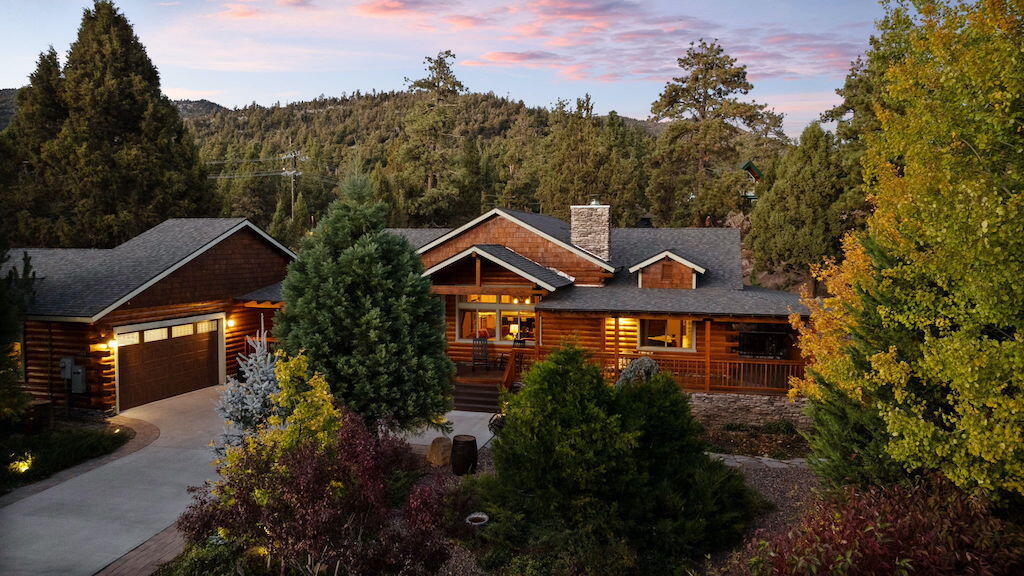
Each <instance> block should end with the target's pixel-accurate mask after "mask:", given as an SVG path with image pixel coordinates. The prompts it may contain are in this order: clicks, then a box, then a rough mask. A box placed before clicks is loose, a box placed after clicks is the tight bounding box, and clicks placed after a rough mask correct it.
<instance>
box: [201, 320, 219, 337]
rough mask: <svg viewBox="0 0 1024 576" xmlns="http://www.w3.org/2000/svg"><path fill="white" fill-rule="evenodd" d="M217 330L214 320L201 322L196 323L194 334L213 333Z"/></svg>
mask: <svg viewBox="0 0 1024 576" xmlns="http://www.w3.org/2000/svg"><path fill="white" fill-rule="evenodd" d="M216 329H217V321H216V320H206V321H203V322H196V334H202V333H204V332H213V331H215V330H216Z"/></svg>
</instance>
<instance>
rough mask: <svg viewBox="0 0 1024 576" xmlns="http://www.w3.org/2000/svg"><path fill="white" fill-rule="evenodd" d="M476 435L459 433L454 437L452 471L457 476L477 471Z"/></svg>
mask: <svg viewBox="0 0 1024 576" xmlns="http://www.w3.org/2000/svg"><path fill="white" fill-rule="evenodd" d="M476 457H477V450H476V436H470V435H469V434H458V435H456V436H455V437H454V438H452V473H453V474H455V475H456V476H465V475H466V474H474V473H476Z"/></svg>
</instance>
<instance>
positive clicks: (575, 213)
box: [570, 198, 611, 260]
mask: <svg viewBox="0 0 1024 576" xmlns="http://www.w3.org/2000/svg"><path fill="white" fill-rule="evenodd" d="M570 208H571V210H572V219H571V221H570V227H571V229H572V235H571V238H572V243H573V244H574V245H576V246H577V247H578V248H582V249H584V250H586V251H587V252H590V253H591V254H593V255H594V256H597V257H598V258H600V259H602V260H608V257H609V256H610V254H609V252H610V246H611V206H607V205H605V204H601V202H599V201H598V200H597V199H596V198H595V199H594V200H591V201H590V203H589V204H585V205H583V206H571V207H570Z"/></svg>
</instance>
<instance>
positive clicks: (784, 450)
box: [704, 422, 808, 460]
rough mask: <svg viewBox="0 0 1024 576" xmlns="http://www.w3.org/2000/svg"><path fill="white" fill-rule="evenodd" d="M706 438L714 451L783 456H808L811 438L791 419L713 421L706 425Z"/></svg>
mask: <svg viewBox="0 0 1024 576" xmlns="http://www.w3.org/2000/svg"><path fill="white" fill-rule="evenodd" d="M704 441H705V442H707V443H708V450H709V451H710V452H718V453H720V454H741V455H743V456H767V457H769V458H776V459H779V460H788V459H790V458H803V457H805V456H807V452H808V446H807V439H806V438H804V437H803V435H801V434H800V432H799V431H797V430H796V429H795V428H794V427H793V426H792V425H789V424H788V423H783V422H779V423H774V422H773V423H770V424H765V425H761V426H753V425H749V424H724V425H721V424H710V425H707V426H705V429H704Z"/></svg>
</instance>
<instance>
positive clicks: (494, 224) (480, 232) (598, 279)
mask: <svg viewBox="0 0 1024 576" xmlns="http://www.w3.org/2000/svg"><path fill="white" fill-rule="evenodd" d="M475 244H502V245H504V246H507V247H508V248H509V249H511V250H514V251H515V252H518V253H519V254H521V255H523V256H525V257H527V258H529V259H530V260H533V261H534V262H537V263H539V264H541V265H543V266H547V267H550V268H555V269H557V270H560V271H562V272H564V273H566V274H568V275H570V276H573V277H574V278H575V279H576V284H577V285H579V284H593V285H597V284H602V283H603V282H604V280H605V279H606V278H609V277H611V273H609V272H607V271H605V270H604V269H602V268H601V267H600V266H597V265H596V264H594V263H593V262H590V261H588V260H586V259H584V258H583V257H581V256H579V255H577V254H575V253H573V252H572V251H570V250H567V249H565V248H563V247H561V246H559V245H557V244H555V243H554V242H551V241H550V240H547V239H545V238H542V237H541V236H538V235H537V234H535V233H533V232H531V231H530V230H527V229H526V228H523V227H522V226H520V225H518V224H516V223H514V222H512V221H510V220H508V219H506V218H503V217H501V216H495V217H494V218H491V219H490V220H488V221H486V222H482V223H480V224H479V225H477V226H475V227H474V228H472V229H470V230H467V231H465V232H463V233H462V234H460V235H458V236H456V237H454V238H452V239H450V240H448V241H447V242H444V243H442V244H440V245H438V246H435V247H434V248H431V249H430V250H428V251H427V252H424V253H423V254H422V258H423V267H424V268H430V267H431V266H434V265H435V264H437V263H439V262H443V261H444V260H446V259H448V258H451V257H452V256H454V255H456V254H458V253H460V252H462V251H464V250H466V249H467V248H470V247H471V246H473V245H475Z"/></svg>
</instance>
